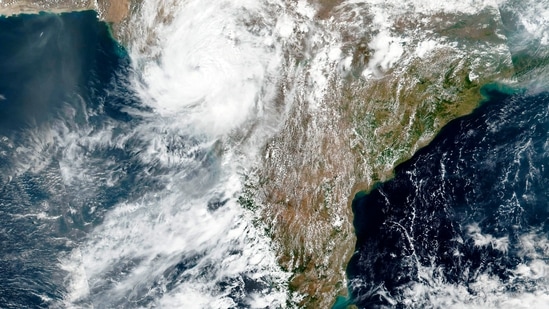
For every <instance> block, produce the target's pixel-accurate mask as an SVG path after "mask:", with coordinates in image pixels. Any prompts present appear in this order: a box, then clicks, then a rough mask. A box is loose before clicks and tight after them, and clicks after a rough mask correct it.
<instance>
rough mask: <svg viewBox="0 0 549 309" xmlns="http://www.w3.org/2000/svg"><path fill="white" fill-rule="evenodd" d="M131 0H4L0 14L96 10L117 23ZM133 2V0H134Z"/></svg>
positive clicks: (123, 15)
mask: <svg viewBox="0 0 549 309" xmlns="http://www.w3.org/2000/svg"><path fill="white" fill-rule="evenodd" d="M130 1H131V0H98V1H94V0H77V1H75V0H4V1H1V2H0V15H7V16H9V15H15V14H22V13H38V12H41V11H46V12H54V13H60V12H70V11H83V10H96V11H97V12H98V13H99V16H100V17H101V18H102V19H103V20H105V21H107V22H109V23H114V24H118V23H121V22H122V21H124V19H126V18H127V17H128V13H129V11H130ZM134 2H135V1H134Z"/></svg>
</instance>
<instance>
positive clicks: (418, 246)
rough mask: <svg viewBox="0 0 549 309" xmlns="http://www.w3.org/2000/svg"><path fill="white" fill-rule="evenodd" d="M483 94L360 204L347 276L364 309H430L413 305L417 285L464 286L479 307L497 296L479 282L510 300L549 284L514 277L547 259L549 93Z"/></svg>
mask: <svg viewBox="0 0 549 309" xmlns="http://www.w3.org/2000/svg"><path fill="white" fill-rule="evenodd" d="M484 91H485V92H486V94H487V95H488V97H489V99H488V100H487V102H485V103H484V104H483V105H482V106H481V107H479V108H478V109H477V110H476V111H475V112H474V113H472V114H471V115H469V116H465V117H463V118H460V119H457V120H454V121H452V122H451V123H450V124H448V125H447V126H446V127H444V129H443V130H442V131H441V132H440V134H439V135H438V136H437V137H436V138H435V139H434V141H433V142H432V143H430V145H428V146H427V147H425V148H423V149H421V150H420V151H418V152H417V154H415V155H414V157H413V158H412V159H411V160H409V161H408V162H405V163H403V164H401V165H399V166H398V167H397V168H396V173H395V174H396V175H395V178H394V179H392V180H390V181H388V182H386V183H382V184H379V185H378V186H377V187H376V188H375V189H374V190H372V192H370V193H369V194H364V193H361V194H358V195H357V196H356V197H355V199H354V200H353V211H354V215H355V218H354V226H355V229H356V235H357V238H358V241H357V245H356V253H355V254H354V256H353V258H352V260H351V262H350V263H349V265H348V268H347V272H348V276H349V279H350V291H351V294H352V298H353V299H354V301H355V302H356V304H357V305H358V306H359V307H360V308H411V307H414V308H416V307H417V308H423V307H425V306H428V307H432V304H430V303H429V301H428V300H427V299H423V301H424V303H422V300H421V299H419V300H415V302H416V303H415V304H411V303H409V302H407V300H406V298H407V297H406V296H405V295H406V291H409V290H410V289H412V287H413V286H414V284H423V285H425V286H427V287H429V288H432V289H433V291H434V290H435V287H434V286H432V284H433V282H439V283H442V284H447V285H448V286H460V287H463V288H464V289H465V290H467V291H469V292H468V293H469V296H470V299H472V300H474V299H476V298H483V297H484V298H489V297H490V295H485V294H482V293H481V292H480V291H479V290H478V288H477V287H478V286H476V285H475V282H477V281H478V280H479V277H480V276H488V277H490V278H495V279H494V280H495V281H497V282H498V285H499V291H500V292H501V293H504V294H505V293H511V294H512V293H515V292H532V291H536V290H537V289H543V286H546V285H547V284H548V282H547V280H546V279H545V276H542V277H541V278H540V277H539V276H538V277H535V276H533V277H531V278H530V277H528V276H523V277H520V276H517V275H516V272H514V271H515V269H516V268H517V267H518V266H519V265H528V264H529V263H531V262H533V261H534V260H541V261H544V260H545V261H546V260H547V258H549V256H547V253H548V252H547V251H546V250H545V249H544V248H543V246H542V245H540V247H539V248H538V247H536V245H535V243H536V241H538V243H540V242H541V241H543V240H546V239H547V235H548V232H549V226H548V223H549V221H548V220H549V219H548V216H549V206H548V205H549V190H548V188H549V166H547V164H548V163H549V160H548V159H549V158H548V157H549V93H537V94H520V93H518V94H517V93H516V94H504V93H502V92H499V91H497V90H496V89H495V88H494V87H492V88H490V87H486V88H485V89H484ZM528 239H530V240H534V241H533V243H534V245H531V244H530V243H528V241H526V240H528ZM426 273H427V274H428V275H425V274H426ZM534 277H535V278H534ZM431 296H432V297H433V296H434V297H435V298H436V297H437V296H436V294H433V295H431ZM408 301H409V300H408ZM461 301H463V302H464V303H467V299H461ZM437 308H438V307H437Z"/></svg>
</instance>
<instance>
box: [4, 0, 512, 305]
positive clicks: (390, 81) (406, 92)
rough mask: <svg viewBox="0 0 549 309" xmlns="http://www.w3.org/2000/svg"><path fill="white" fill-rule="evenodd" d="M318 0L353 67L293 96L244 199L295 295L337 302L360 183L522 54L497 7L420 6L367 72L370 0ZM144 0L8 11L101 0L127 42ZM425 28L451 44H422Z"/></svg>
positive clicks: (475, 100) (9, 5) (15, 5)
mask: <svg viewBox="0 0 549 309" xmlns="http://www.w3.org/2000/svg"><path fill="white" fill-rule="evenodd" d="M315 1H317V2H316V5H317V7H318V11H317V15H316V18H317V19H318V22H319V23H321V24H322V23H324V24H326V25H327V27H331V28H332V30H333V31H337V32H339V33H340V34H341V37H342V38H343V40H344V50H343V52H344V53H348V54H350V55H352V64H351V67H350V68H349V69H348V70H347V71H346V74H344V75H341V74H337V73H335V72H337V69H336V68H335V67H334V68H333V72H326V77H327V79H328V81H329V82H328V84H329V85H328V89H327V91H326V95H325V97H324V101H323V103H322V108H321V109H315V110H313V109H311V107H310V106H309V102H307V101H306V100H303V101H301V102H300V104H294V105H293V106H292V108H291V110H290V111H289V115H288V117H287V118H286V119H287V120H286V123H285V124H284V125H283V126H282V129H281V131H280V132H278V133H277V134H276V135H275V136H274V137H273V138H272V139H270V140H268V141H267V143H266V144H265V146H264V148H263V158H264V159H263V161H262V162H261V165H260V167H259V168H258V170H257V172H256V173H257V175H255V176H256V177H253V179H252V180H250V181H249V183H247V184H246V185H247V188H248V189H247V190H246V192H245V193H244V195H243V197H242V199H241V201H242V202H241V203H242V204H244V205H251V204H254V205H262V206H260V207H254V209H255V210H257V211H259V212H260V217H261V218H262V219H263V223H264V224H265V226H266V230H267V233H268V234H269V236H270V237H271V238H272V239H273V242H274V244H275V248H277V254H278V258H279V263H280V265H281V266H282V267H283V268H284V269H285V270H287V271H289V272H290V273H292V274H293V275H292V277H291V281H290V289H291V290H292V291H293V292H296V293H297V294H299V295H302V297H301V298H300V301H299V304H298V306H299V307H303V308H330V307H331V305H332V304H333V302H334V300H335V298H336V297H337V295H346V293H347V292H346V278H345V268H346V265H347V262H348V261H349V259H350V258H351V255H352V254H353V251H354V246H355V236H354V231H353V225H352V221H353V214H352V210H351V202H352V199H353V197H354V195H355V194H356V193H357V192H358V191H367V190H369V189H371V188H372V186H373V185H374V184H375V183H376V182H379V181H385V180H387V179H389V178H390V177H391V176H392V171H393V169H394V167H395V166H396V165H397V164H398V163H400V162H403V161H405V160H406V159H408V158H410V157H411V156H412V155H413V153H414V152H415V151H416V150H417V149H419V148H420V147H422V146H424V145H426V144H427V143H428V142H429V141H430V140H431V139H432V138H433V137H434V136H435V135H436V133H437V132H438V131H439V130H440V129H441V128H442V127H443V126H444V125H445V124H446V123H448V122H449V121H450V120H452V119H454V118H456V117H459V116H462V115H465V114H467V113H470V112H471V111H472V110H473V109H474V108H475V107H476V106H477V105H478V104H479V102H480V101H481V99H482V98H481V95H480V91H479V90H480V87H481V86H482V85H484V84H485V83H487V82H491V81H494V80H502V79H505V78H508V77H510V76H512V74H513V64H512V62H511V59H510V54H509V52H508V50H507V47H506V43H505V38H504V37H502V33H504V25H503V24H502V22H501V19H500V18H499V17H498V14H499V13H498V12H497V10H491V9H486V10H483V11H481V12H476V13H475V14H474V15H468V14H464V13H461V14H457V13H440V14H428V15H427V14H422V13H416V14H406V15H402V16H397V17H395V18H393V19H392V20H391V22H392V24H391V25H390V26H389V28H388V29H389V30H388V31H390V32H391V34H392V37H408V38H411V39H410V40H409V41H407V42H406V45H403V47H402V49H403V52H402V56H401V57H400V60H398V61H396V62H395V63H394V64H393V65H392V66H390V67H387V68H379V72H377V75H376V77H375V78H365V77H364V76H362V75H361V72H363V71H364V70H365V69H366V68H367V67H368V65H369V63H370V62H371V60H372V59H374V58H375V57H376V54H375V51H374V50H373V49H372V48H371V47H370V46H371V44H370V43H371V42H372V40H373V39H374V36H375V33H376V31H377V30H376V29H374V28H372V20H373V19H374V17H375V16H374V13H373V11H371V10H370V8H368V7H364V8H363V10H361V11H360V12H361V13H362V15H361V16H360V17H358V16H356V12H357V10H356V7H354V8H351V7H350V6H347V5H345V2H344V1H341V0H315ZM138 5H139V0H110V1H109V0H99V1H92V0H82V1H74V0H4V1H2V2H0V14H2V15H12V14H19V13H36V12H39V11H51V12H63V11H75V10H89V9H93V10H96V11H97V12H98V13H99V16H100V17H101V18H102V19H103V20H105V21H107V22H109V23H111V25H112V27H113V30H114V34H115V37H117V38H118V39H119V40H121V41H122V42H125V41H127V40H129V39H128V38H129V37H130V36H131V35H130V34H128V33H127V32H125V30H124V29H125V27H126V25H127V21H128V19H129V18H130V17H131V15H132V14H134V13H135V12H137V11H138ZM158 14H159V18H161V19H163V21H162V22H169V20H166V21H164V19H166V18H165V17H163V16H164V14H163V13H162V12H159V13H158ZM357 19H359V22H356V21H357ZM349 20H353V21H354V23H353V24H352V26H348V21H349ZM427 40H432V41H441V42H442V41H443V42H445V44H441V45H440V46H439V47H437V48H434V49H432V50H431V51H430V52H428V53H425V54H422V55H420V56H417V55H416V54H414V53H415V52H416V51H417V49H419V48H416V47H418V46H420V44H421V42H423V41H427ZM374 69H376V68H374ZM301 103H302V104H301Z"/></svg>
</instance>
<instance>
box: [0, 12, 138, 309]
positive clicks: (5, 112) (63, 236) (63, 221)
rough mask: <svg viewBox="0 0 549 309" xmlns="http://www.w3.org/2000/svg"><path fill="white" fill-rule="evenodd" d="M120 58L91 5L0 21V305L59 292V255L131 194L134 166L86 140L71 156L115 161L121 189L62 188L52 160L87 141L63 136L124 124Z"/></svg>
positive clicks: (102, 185)
mask: <svg viewBox="0 0 549 309" xmlns="http://www.w3.org/2000/svg"><path fill="white" fill-rule="evenodd" d="M129 64H130V62H129V57H128V56H127V54H126V52H125V51H124V49H123V48H122V47H121V46H120V45H119V44H117V43H116V42H115V41H114V40H113V39H112V38H111V36H110V33H109V29H108V28H107V26H106V25H105V24H104V23H102V22H99V21H98V19H97V16H96V13H95V12H92V11H88V12H77V13H68V14H60V15H54V14H40V15H20V16H16V17H8V18H6V17H1V18H0V274H1V275H0V308H36V307H50V306H52V304H54V303H55V302H56V301H57V300H59V299H61V298H62V297H63V294H64V293H65V289H64V284H63V281H64V279H65V278H64V276H65V273H64V272H63V271H61V270H60V269H59V266H58V264H59V263H58V262H59V261H58V258H59V256H60V254H61V253H63V252H68V251H69V250H71V249H72V248H74V247H75V245H76V244H77V242H78V241H79V239H81V238H82V237H83V236H84V235H85V233H86V232H87V231H88V230H89V229H90V228H91V227H93V226H94V225H96V224H97V223H98V222H100V221H101V219H102V216H103V213H104V211H105V209H107V208H108V207H110V206H111V205H113V204H114V203H116V202H117V201H119V200H122V199H125V198H128V197H129V196H131V195H132V194H133V193H132V189H131V186H130V184H131V182H132V179H131V177H133V176H130V175H132V173H131V170H132V169H140V167H138V166H136V165H135V164H133V165H132V160H131V154H130V153H126V152H124V151H123V150H120V149H116V148H114V147H109V146H105V149H96V148H91V147H90V148H89V149H88V152H87V154H88V155H87V156H86V157H85V158H74V160H75V162H78V164H81V165H82V167H86V166H89V165H92V164H95V163H94V160H95V161H98V160H99V157H100V156H101V157H106V158H116V159H115V160H118V162H123V163H120V164H118V166H117V168H119V172H118V177H119V178H120V179H121V183H122V184H124V183H125V184H126V186H124V185H121V186H117V187H112V186H108V185H107V179H103V178H102V177H99V176H98V177H93V179H88V180H87V181H81V182H79V183H78V184H73V185H71V183H70V182H67V181H66V179H67V178H68V176H66V175H64V174H63V173H64V170H66V169H65V166H66V163H63V162H61V161H60V158H61V157H63V156H64V157H65V158H66V157H67V156H68V155H70V153H68V151H70V149H71V147H78V148H79V149H82V148H84V149H85V148H86V147H88V146H87V144H86V142H84V141H81V140H79V138H78V137H75V138H72V139H70V138H69V137H70V136H71V134H78V133H76V132H87V133H86V134H88V135H89V134H93V132H95V131H96V130H98V129H100V128H104V127H105V126H112V127H113V134H116V131H117V130H121V128H123V127H124V126H131V125H132V121H133V120H132V118H131V117H130V116H129V115H128V114H126V113H125V112H124V111H123V108H124V107H128V106H135V105H136V104H137V100H136V99H135V95H133V94H132V93H131V92H129V91H128V90H127V82H126V76H127V75H128V74H129V71H128V70H129ZM68 140H70V141H71V142H70V144H63V143H65V142H66V141H68ZM64 141H65V142H64ZM64 164H65V165H64ZM133 175H135V174H133ZM71 177H72V176H71ZM92 192H93V194H92Z"/></svg>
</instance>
